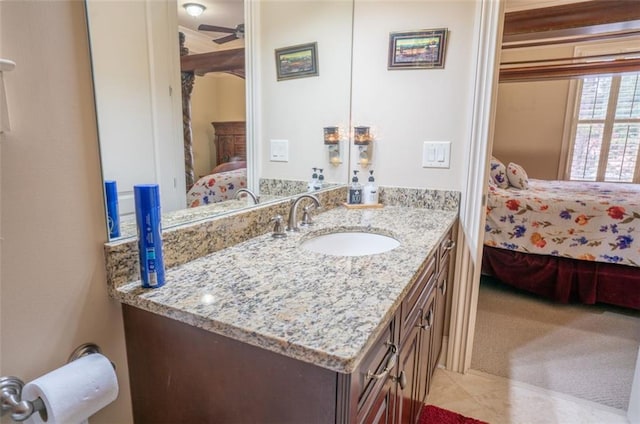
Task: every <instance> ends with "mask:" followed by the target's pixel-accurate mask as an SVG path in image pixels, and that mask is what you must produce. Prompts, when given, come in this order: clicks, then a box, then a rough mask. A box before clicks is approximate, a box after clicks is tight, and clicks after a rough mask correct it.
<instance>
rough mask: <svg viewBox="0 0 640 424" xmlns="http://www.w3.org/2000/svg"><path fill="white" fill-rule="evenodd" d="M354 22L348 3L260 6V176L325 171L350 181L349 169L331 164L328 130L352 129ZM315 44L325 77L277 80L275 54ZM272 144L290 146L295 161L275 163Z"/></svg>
mask: <svg viewBox="0 0 640 424" xmlns="http://www.w3.org/2000/svg"><path fill="white" fill-rule="evenodd" d="M351 17H352V13H351V2H350V1H345V0H337V1H333V0H310V1H280V0H267V1H261V2H260V25H261V30H260V34H259V40H260V52H261V54H262V56H261V57H260V67H261V69H260V70H259V75H260V84H261V87H260V91H261V93H260V95H261V99H262V103H261V112H262V116H261V117H260V119H261V121H262V125H263V129H262V132H261V133H259V134H258V136H257V144H258V146H257V147H258V149H257V150H258V154H259V156H258V157H259V162H260V168H261V169H260V170H259V174H258V175H259V176H261V177H264V178H288V179H308V178H310V177H311V173H312V170H311V168H313V167H319V168H323V169H324V174H325V179H326V181H327V182H340V183H344V182H346V180H347V171H348V169H347V168H348V164H347V163H344V164H343V165H340V166H338V167H332V166H331V165H329V154H328V151H327V148H326V147H325V146H324V141H323V127H327V126H339V127H341V128H342V129H343V131H344V132H348V130H349V129H348V126H349V105H350V97H349V96H350V78H351V73H350V68H351ZM312 42H317V43H318V68H319V76H314V77H306V78H299V79H291V80H285V81H277V76H276V65H275V52H274V51H275V49H278V48H283V47H289V46H294V45H298V44H306V43H312ZM271 139H284V140H288V141H289V162H271V161H270V160H269V140H271ZM343 148H346V142H345V143H343ZM344 157H345V158H346V154H345V155H344Z"/></svg>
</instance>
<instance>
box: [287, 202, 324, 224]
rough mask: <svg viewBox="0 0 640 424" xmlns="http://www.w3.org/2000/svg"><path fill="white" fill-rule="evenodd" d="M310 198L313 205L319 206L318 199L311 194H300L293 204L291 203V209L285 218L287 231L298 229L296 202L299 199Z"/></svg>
mask: <svg viewBox="0 0 640 424" xmlns="http://www.w3.org/2000/svg"><path fill="white" fill-rule="evenodd" d="M305 198H308V199H311V200H313V203H314V204H315V206H316V207H317V208H319V207H320V200H318V198H317V197H316V196H314V195H313V194H303V195H302V196H300V197H298V198H297V199H296V200H295V201H294V202H293V204H292V205H291V209H290V210H289V219H288V220H287V231H298V230H299V228H298V220H297V215H298V204H299V203H300V201H302V199H305Z"/></svg>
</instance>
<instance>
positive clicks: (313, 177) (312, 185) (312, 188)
mask: <svg viewBox="0 0 640 424" xmlns="http://www.w3.org/2000/svg"><path fill="white" fill-rule="evenodd" d="M317 185H318V168H313V174H311V179H310V180H309V183H308V184H307V192H309V193H310V192H312V191H315V190H316V186H317Z"/></svg>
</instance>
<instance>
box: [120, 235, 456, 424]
mask: <svg viewBox="0 0 640 424" xmlns="http://www.w3.org/2000/svg"><path fill="white" fill-rule="evenodd" d="M449 237H450V236H449ZM443 246H444V247H446V246H448V244H447V243H446V240H445V242H443V243H442V244H441V245H440V247H439V248H438V249H436V252H435V253H434V254H433V255H432V256H430V257H429V258H427V259H426V260H425V261H424V262H423V264H422V266H421V269H420V270H419V274H418V277H417V278H416V280H415V283H414V284H413V285H412V286H411V287H410V289H409V290H408V292H407V295H406V296H405V298H404V299H403V300H402V302H401V304H400V306H399V307H398V309H397V310H396V311H395V313H394V315H393V316H392V317H391V319H390V320H389V322H388V323H386V325H385V328H384V331H383V332H382V333H381V334H380V335H379V336H378V337H377V339H376V340H375V342H374V343H373V344H372V345H371V347H369V348H368V350H367V352H366V353H365V354H364V356H363V359H362V360H361V361H360V363H359V364H358V366H357V367H356V369H355V370H354V371H353V372H351V373H349V374H344V373H339V372H335V371H331V370H329V369H326V368H322V367H319V366H316V365H313V364H310V363H306V362H303V361H299V360H295V359H292V358H289V357H286V356H283V355H280V354H277V353H274V352H271V351H268V350H265V349H262V348H259V347H256V346H251V345H249V344H246V343H243V342H240V341H236V340H232V339H229V338H227V337H224V336H221V335H218V334H215V333H211V332H208V331H205V330H202V329H200V328H196V327H194V326H191V325H188V324H185V323H182V322H179V321H176V320H173V319H170V318H166V317H163V316H160V315H157V314H154V313H152V312H147V311H143V310H141V309H139V308H136V307H133V306H128V305H123V316H124V324H125V336H126V344H127V359H128V365H129V378H130V385H131V396H132V403H133V416H134V421H135V422H138V423H194V422H234V423H253V422H278V423H331V424H343V423H358V424H365V423H366V424H370V423H371V424H373V423H385V424H392V423H403V424H404V423H407V424H413V423H416V422H418V418H419V414H420V411H421V409H422V404H423V402H424V400H425V397H426V395H427V393H428V390H429V383H430V378H431V373H432V372H433V368H434V366H435V364H436V361H437V356H438V355H439V353H440V349H441V346H442V328H444V327H443V323H442V322H441V321H442V319H443V317H444V313H445V308H446V302H445V301H444V300H443V299H445V296H444V295H445V293H446V288H445V287H446V284H441V283H442V282H443V281H446V278H447V275H448V272H447V269H448V264H449V251H447V250H445V249H444V248H443Z"/></svg>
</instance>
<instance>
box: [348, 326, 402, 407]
mask: <svg viewBox="0 0 640 424" xmlns="http://www.w3.org/2000/svg"><path fill="white" fill-rule="evenodd" d="M394 327H395V320H391V323H390V324H389V325H388V326H387V328H386V329H385V331H384V332H383V333H382V334H381V335H380V337H378V339H377V340H376V342H375V343H374V344H373V346H371V348H370V349H369V352H368V353H367V354H366V355H365V357H364V359H363V360H362V362H361V363H360V366H359V367H358V374H357V376H356V378H357V379H358V380H357V382H356V383H357V387H358V389H359V391H358V393H359V394H358V410H360V409H362V408H363V407H368V406H369V405H368V404H369V403H371V402H373V400H374V398H375V397H376V395H377V393H378V392H379V391H380V388H382V387H383V386H384V383H385V382H386V381H387V380H388V379H389V378H390V377H391V375H392V374H393V373H394V372H395V370H394V369H393V368H394V364H395V362H397V359H398V346H397V342H396V341H395V340H394V338H393V333H394ZM387 367H389V368H390V369H388V370H387Z"/></svg>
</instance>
